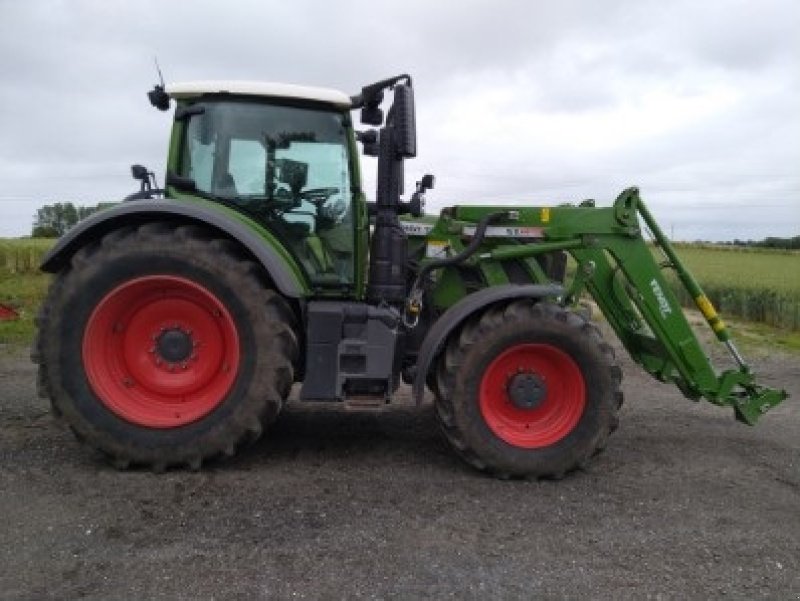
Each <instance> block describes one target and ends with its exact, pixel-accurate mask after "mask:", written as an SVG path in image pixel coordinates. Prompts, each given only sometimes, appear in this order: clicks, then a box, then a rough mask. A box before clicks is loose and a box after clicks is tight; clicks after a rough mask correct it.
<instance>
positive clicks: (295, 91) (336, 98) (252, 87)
mask: <svg viewBox="0 0 800 601" xmlns="http://www.w3.org/2000/svg"><path fill="white" fill-rule="evenodd" d="M166 91H167V94H169V95H170V97H172V98H192V97H194V96H200V95H202V94H221V93H228V94H242V95H245V96H268V97H272V98H276V97H277V98H297V99H300V100H315V101H317V102H327V103H330V104H333V105H335V106H337V107H340V108H350V106H351V104H352V103H351V102H350V96H348V95H347V94H345V93H344V92H340V91H339V90H331V89H328V88H312V87H309V86H296V85H294V84H290V83H271V82H266V81H189V82H185V83H175V84H169V85H167V90H166Z"/></svg>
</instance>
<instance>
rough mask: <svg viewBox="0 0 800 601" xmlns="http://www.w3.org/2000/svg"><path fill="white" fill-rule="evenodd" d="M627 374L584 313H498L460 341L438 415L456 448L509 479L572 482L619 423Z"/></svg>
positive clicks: (508, 309)
mask: <svg viewBox="0 0 800 601" xmlns="http://www.w3.org/2000/svg"><path fill="white" fill-rule="evenodd" d="M621 374H622V372H621V370H620V368H619V366H618V365H617V364H616V362H615V360H614V353H613V350H612V349H611V347H610V346H609V345H607V344H605V343H603V342H602V340H601V338H600V334H599V331H598V330H597V328H596V327H595V326H594V325H592V324H590V323H588V322H587V321H586V320H585V319H584V318H583V317H582V316H580V315H577V314H575V313H572V312H570V311H567V310H565V309H562V308H561V307H558V306H557V305H553V304H549V303H538V304H534V303H533V302H532V301H528V300H524V301H514V302H512V303H510V304H507V305H502V306H497V307H492V308H490V309H488V310H487V311H485V312H484V313H482V314H481V315H480V316H479V317H477V318H475V319H473V320H471V321H470V322H468V323H467V324H466V325H465V326H464V327H463V328H462V329H461V331H460V332H458V333H457V334H456V335H455V336H454V337H452V338H451V340H450V342H449V344H448V345H447V347H446V349H445V351H444V353H443V355H442V356H441V357H440V360H439V362H438V369H437V382H438V386H437V387H438V389H439V393H438V395H437V397H436V414H437V417H438V420H439V423H440V426H441V429H442V431H443V432H444V434H445V436H446V437H447V439H448V441H449V442H450V443H451V445H452V446H453V447H454V449H455V450H456V451H457V452H458V453H459V455H461V456H462V457H463V458H464V459H465V460H466V461H467V462H468V463H470V464H471V465H473V466H474V467H476V468H478V469H481V470H485V471H488V472H491V473H494V474H496V475H499V476H503V477H512V476H513V477H522V476H526V477H554V478H559V477H562V476H563V475H564V474H565V473H567V472H568V471H570V470H573V469H575V468H577V467H581V466H583V465H585V463H586V462H587V461H588V459H589V458H590V457H591V456H592V455H594V454H595V453H596V452H597V451H599V450H600V449H602V448H603V446H605V443H606V440H607V439H608V436H609V434H610V433H611V432H612V431H613V430H614V429H615V428H616V425H617V409H618V407H619V405H620V403H621V399H622V393H621V391H620V381H621Z"/></svg>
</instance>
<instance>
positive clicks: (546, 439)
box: [480, 344, 586, 449]
mask: <svg viewBox="0 0 800 601" xmlns="http://www.w3.org/2000/svg"><path fill="white" fill-rule="evenodd" d="M518 374H522V375H523V376H528V377H530V378H532V379H535V380H536V381H537V382H540V383H541V384H542V394H541V398H539V399H538V400H537V402H536V403H535V406H533V407H532V408H521V407H520V406H519V403H515V402H514V398H512V396H511V394H510V392H509V386H510V384H512V383H513V382H514V378H515V377H519V376H518ZM585 405H586V385H585V383H584V380H583V375H582V374H581V370H580V368H579V367H578V365H577V364H576V363H575V361H574V360H573V359H572V357H570V356H569V355H568V354H566V353H565V352H564V351H562V350H560V349H558V348H556V347H554V346H551V345H549V344H519V345H516V346H513V347H511V348H508V349H506V350H505V351H503V352H502V353H501V354H500V355H498V356H497V357H495V359H494V360H493V361H492V362H491V363H490V364H489V366H488V367H487V368H486V371H485V372H484V374H483V378H482V379H481V383H480V408H481V413H482V414H483V418H484V420H485V421H486V425H487V426H488V427H489V429H490V430H491V431H492V432H493V433H494V434H495V435H496V436H497V437H498V438H500V439H501V440H503V441H504V442H506V443H508V444H510V445H513V446H516V447H521V448H525V449H536V448H541V447H546V446H549V445H552V444H554V443H556V442H558V441H559V440H561V439H563V438H564V437H566V436H567V435H568V434H569V433H570V432H572V430H573V429H574V428H575V426H576V425H577V424H578V421H580V418H581V415H583V410H584V407H585Z"/></svg>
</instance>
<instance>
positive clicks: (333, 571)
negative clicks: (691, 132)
mask: <svg viewBox="0 0 800 601" xmlns="http://www.w3.org/2000/svg"><path fill="white" fill-rule="evenodd" d="M624 369H625V374H626V380H625V386H624V389H625V393H626V399H627V400H626V404H625V406H624V407H623V410H622V412H621V419H622V422H621V427H620V429H619V430H618V431H617V432H616V434H615V435H614V436H613V437H612V440H611V443H610V444H609V446H608V448H607V449H606V451H605V452H604V453H603V454H602V455H601V456H600V457H598V458H597V460H596V461H595V462H594V463H593V464H592V465H591V467H590V468H589V470H588V471H585V472H578V473H574V474H572V475H570V476H568V477H567V478H566V479H564V480H562V481H560V482H517V481H509V482H503V481H498V480H494V479H491V478H488V477H485V476H482V475H481V474H478V473H476V472H474V471H472V470H471V469H469V468H467V467H466V466H464V465H462V464H461V463H460V462H459V460H458V459H456V458H455V456H454V455H453V454H451V453H450V451H449V450H448V448H447V446H446V445H445V443H444V442H443V441H442V440H441V439H440V437H439V435H438V433H437V431H436V428H435V425H434V420H433V415H432V407H431V405H430V404H429V403H428V404H426V405H424V406H423V407H421V408H419V409H418V408H415V407H413V406H411V405H409V404H407V403H406V404H402V403H401V404H399V405H396V406H392V407H390V408H388V409H385V410H381V411H376V412H369V413H363V412H361V413H356V412H347V411H344V410H342V409H341V408H339V407H331V406H326V405H317V404H301V403H290V405H289V406H288V407H287V409H286V410H285V412H284V413H283V414H282V416H281V417H280V419H279V420H278V422H277V423H276V424H275V426H274V427H273V428H272V429H271V430H270V431H269V433H268V435H267V437H266V438H265V439H264V440H262V441H260V442H259V443H257V444H256V445H254V446H253V447H251V448H249V449H247V450H246V451H244V452H242V453H241V454H240V455H239V456H238V457H236V458H234V459H232V460H229V461H226V462H218V463H216V464H214V465H212V466H210V467H208V468H206V469H204V471H202V472H200V473H184V472H168V473H166V474H163V475H153V474H150V473H147V472H141V471H139V472H136V471H134V472H117V471H114V470H113V469H111V468H109V467H107V466H106V465H105V464H104V463H102V461H101V460H100V459H99V458H98V457H97V456H96V455H95V454H94V453H92V452H90V451H88V450H87V449H86V448H83V447H81V446H80V445H78V444H77V443H76V441H75V440H74V439H73V438H72V436H71V435H70V434H69V432H67V431H66V429H65V428H64V427H62V426H61V425H60V424H59V423H57V422H55V421H54V420H53V418H52V417H51V416H50V414H49V412H48V409H47V404H46V402H45V401H43V400H41V399H38V398H37V397H36V394H35V386H34V375H35V374H34V367H33V366H32V365H31V364H30V363H29V362H28V359H27V352H26V351H25V350H24V349H8V348H6V349H0V454H1V455H2V461H0V515H2V518H3V522H4V524H3V526H2V527H1V528H0V557H1V558H2V559H1V560H0V596H2V597H3V598H8V599H47V598H53V599H74V598H93V599H117V598H119V599H196V598H203V599H253V598H275V599H357V598H365V599H387V598H401V599H415V598H428V599H443V598H456V599H531V598H543V599H549V598H554V599H558V598H573V599H578V598H580V599H583V598H593V599H625V598H635V599H687V598H691V599H707V598H722V597H724V598H726V599H731V598H733V599H758V598H766V599H800V409H799V408H798V407H800V403H798V401H800V361H798V360H797V358H796V357H788V356H782V355H771V356H769V357H765V358H763V359H761V360H760V361H759V365H758V369H759V373H760V374H761V375H763V376H764V380H765V381H766V382H768V383H770V384H771V385H776V386H782V387H784V388H786V389H787V390H789V392H790V394H792V395H793V399H790V400H789V401H787V402H786V403H784V405H783V406H781V407H779V408H777V409H775V410H773V411H772V412H771V413H770V414H768V415H767V416H766V417H765V418H764V419H763V420H762V422H761V423H760V424H759V425H758V426H756V427H755V428H749V427H747V426H744V425H741V424H738V423H736V422H735V421H734V420H733V419H732V417H731V415H730V414H729V412H728V411H726V410H721V409H718V408H714V407H711V406H708V405H705V404H693V403H691V402H689V401H686V400H685V399H683V397H681V396H680V394H679V393H678V392H677V391H676V390H674V389H673V388H672V387H669V386H666V385H661V384H658V383H655V382H653V381H652V380H650V379H649V377H648V376H646V375H645V374H644V373H643V372H641V371H640V370H639V369H638V368H637V367H636V366H634V365H633V364H631V363H630V361H624Z"/></svg>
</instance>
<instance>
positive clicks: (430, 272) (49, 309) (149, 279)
mask: <svg viewBox="0 0 800 601" xmlns="http://www.w3.org/2000/svg"><path fill="white" fill-rule="evenodd" d="M384 95H391V99H390V100H391V101H390V102H389V101H388V100H387V103H386V104H388V105H389V106H388V109H387V110H386V113H385V115H384V109H383V108H382V106H383V105H384V102H383V101H384ZM149 97H150V101H151V103H152V104H153V105H154V106H155V107H157V108H158V109H161V110H168V109H169V107H170V104H171V103H172V102H174V103H175V105H176V108H175V112H174V124H173V128H172V136H171V140H170V145H169V154H168V157H167V166H166V179H165V186H164V188H163V189H158V187H157V185H156V182H155V177H154V176H153V173H152V172H149V171H148V170H147V169H146V168H144V167H142V166H139V165H135V166H134V167H133V168H132V171H133V176H134V177H135V178H136V179H138V180H140V182H141V189H140V190H139V192H136V193H134V194H131V195H130V196H129V197H128V198H126V199H125V202H122V203H120V204H118V205H117V206H115V207H113V208H111V209H108V210H105V211H103V212H101V213H99V214H96V215H94V216H92V217H91V218H89V219H87V220H85V221H83V222H81V223H80V224H78V226H76V227H75V228H73V229H72V230H70V231H69V232H68V233H67V234H66V235H65V236H64V237H63V238H61V239H60V240H59V242H58V243H57V245H56V246H55V247H54V248H53V249H52V251H51V252H50V253H49V254H48V255H47V257H45V259H44V261H43V264H42V269H43V270H44V271H46V272H50V273H53V274H54V276H55V277H54V279H53V282H52V285H51V288H50V291H49V295H48V297H47V300H46V302H45V303H44V306H43V309H42V311H41V314H40V316H39V320H38V337H37V341H36V343H35V345H34V349H33V359H34V361H36V362H37V363H38V364H39V385H40V390H41V393H42V394H43V395H45V396H47V397H49V398H50V399H51V401H52V406H53V410H54V412H55V413H56V415H59V416H61V417H62V418H63V419H64V420H65V421H66V422H67V424H68V425H69V426H70V427H71V429H72V430H73V431H74V433H75V435H76V436H77V437H78V439H79V440H82V441H83V442H85V443H86V444H88V445H90V446H92V447H95V448H97V449H99V450H100V451H102V452H103V453H104V454H105V455H106V456H107V457H108V458H109V459H110V460H111V461H112V462H113V464H114V465H116V466H117V467H120V468H125V467H128V466H129V465H143V466H149V467H150V468H152V469H154V470H156V471H161V470H164V469H166V468H168V467H181V466H185V467H189V468H192V469H198V468H200V466H201V465H202V464H203V462H204V461H206V460H209V459H211V458H214V457H217V456H220V455H222V456H230V455H233V454H234V453H236V451H237V449H239V448H241V447H242V446H243V445H245V444H247V443H249V442H251V441H253V440H255V439H257V438H258V437H259V436H260V435H261V433H262V430H263V428H265V427H266V426H268V425H269V424H270V422H272V421H273V420H275V418H276V417H277V416H278V414H279V412H280V410H281V408H282V406H283V404H284V403H285V402H286V399H287V397H288V395H289V393H290V390H291V388H292V385H293V384H294V383H301V384H302V386H301V388H300V392H299V397H300V399H301V400H313V401H332V402H343V403H347V404H348V405H349V406H351V407H356V408H358V407H375V406H382V405H384V404H386V403H389V402H391V401H392V398H393V396H395V395H396V393H397V391H398V388H399V386H400V384H401V381H404V382H406V383H407V384H409V385H410V386H411V388H410V391H411V395H412V397H413V399H414V400H415V401H416V402H417V403H420V402H421V401H422V398H423V395H424V392H425V388H426V387H427V388H428V389H430V391H431V392H432V394H433V397H434V403H435V415H436V419H437V420H438V422H439V425H440V427H441V430H442V432H443V433H444V435H445V437H446V438H447V440H448V441H449V442H450V443H451V445H452V447H453V448H454V450H455V451H456V453H458V454H459V455H460V456H461V457H463V458H464V459H465V460H466V461H467V462H469V463H470V464H471V465H473V466H474V467H476V468H478V469H480V470H484V471H486V472H489V473H491V474H494V475H497V476H500V477H534V478H536V477H553V478H558V477H561V476H563V475H564V474H565V473H567V472H569V471H570V470H573V469H575V468H577V467H580V466H583V465H584V464H585V463H586V462H587V461H588V460H589V459H590V458H591V457H592V456H593V455H594V454H595V453H596V452H597V451H598V450H600V449H601V448H603V446H604V445H605V443H606V440H607V439H608V437H609V435H610V434H611V433H612V432H613V431H614V429H615V428H616V427H617V424H618V411H619V408H620V405H621V404H622V392H621V388H620V383H621V379H622V372H621V370H620V367H619V365H618V363H617V361H616V359H615V356H614V351H613V350H612V347H611V346H610V345H609V344H607V343H605V342H604V341H603V340H602V338H601V335H600V331H599V330H598V328H597V327H596V326H595V325H593V324H592V323H591V321H590V320H589V319H588V317H587V315H586V311H585V310H583V309H580V308H578V307H579V305H578V300H579V298H581V295H582V294H585V293H588V294H589V295H591V296H592V297H593V298H594V300H595V302H596V304H597V306H598V307H599V309H600V310H601V311H602V313H603V315H604V316H605V319H606V320H607V321H608V323H609V324H610V326H611V327H612V328H613V329H614V331H615V332H616V334H617V336H618V337H619V338H620V340H621V342H622V344H623V345H624V346H625V348H626V349H627V350H628V352H629V353H630V354H631V356H632V357H633V358H634V359H635V360H636V361H637V362H638V363H639V364H640V365H641V366H642V367H643V368H644V369H645V370H646V371H647V372H649V373H650V374H652V375H653V376H654V377H655V378H657V379H659V380H661V381H668V382H673V383H675V384H676V385H677V386H678V387H679V388H680V390H681V391H682V392H683V393H684V394H685V395H686V396H687V397H688V398H690V399H694V400H696V399H699V398H701V397H703V398H705V399H707V400H708V401H711V402H712V403H715V404H718V405H727V406H732V407H733V409H734V410H735V414H736V416H737V417H738V419H740V420H741V421H744V422H746V423H749V424H752V423H754V422H755V421H756V419H757V418H758V417H759V416H760V415H761V414H763V413H764V412H766V411H767V410H768V409H769V408H771V407H772V406H774V405H776V404H778V403H779V402H781V401H782V400H783V399H784V398H786V393H785V392H784V391H779V390H771V389H768V388H764V387H762V386H759V385H757V384H756V382H755V378H754V375H753V374H752V373H751V371H750V370H749V369H748V367H747V365H746V364H745V362H744V361H743V359H742V358H741V356H740V355H739V353H738V352H737V351H736V348H735V347H734V346H733V344H732V343H731V341H730V340H729V336H728V331H727V330H726V328H725V325H724V324H723V322H722V321H721V320H720V319H719V317H718V316H717V314H716V313H715V311H714V308H713V307H712V306H711V304H710V303H709V302H708V300H707V299H706V297H705V296H704V295H703V293H702V291H701V290H700V288H699V286H698V285H697V283H696V282H695V281H694V280H693V279H692V277H691V275H690V274H689V273H688V272H687V271H686V270H685V269H684V268H683V266H682V265H681V263H680V261H679V260H678V257H677V256H675V253H674V252H673V250H672V248H671V247H670V244H669V242H668V240H667V239H666V237H665V236H664V235H663V233H662V232H661V230H660V229H659V227H658V225H657V224H656V223H655V221H654V220H653V218H652V216H651V215H650V213H649V212H648V210H647V208H646V206H645V204H644V203H643V202H642V200H641V199H640V197H639V193H638V191H637V190H636V189H634V188H631V189H628V190H626V191H624V192H623V193H622V194H621V195H620V196H619V198H617V200H616V201H615V202H614V203H613V205H612V206H610V207H596V206H594V203H593V202H592V201H584V202H582V203H580V204H579V205H575V206H573V205H559V206H552V207H548V206H528V205H521V206H514V207H498V206H454V207H449V208H446V209H444V210H443V211H442V212H441V214H440V215H439V217H438V220H436V221H435V223H427V222H425V221H424V220H415V219H414V218H415V217H419V216H420V215H421V214H422V210H423V204H424V194H425V192H426V191H427V190H428V189H430V188H432V187H433V183H434V180H433V177H432V176H429V175H426V176H425V177H423V178H421V180H420V181H419V182H418V183H417V185H416V188H415V190H414V191H413V192H412V193H411V194H410V195H408V196H407V198H408V200H407V201H403V200H402V199H401V197H402V196H403V194H404V190H403V164H404V161H405V160H406V159H409V158H412V157H414V156H415V154H416V133H415V112H414V97H413V88H412V82H411V78H410V77H409V76H407V75H400V76H397V77H392V78H389V79H386V80H383V81H380V82H377V83H374V84H371V85H368V86H366V87H364V88H363V89H362V90H361V92H360V93H359V94H356V95H354V96H349V95H347V94H344V93H342V92H338V91H335V90H328V89H320V88H309V87H300V86H293V85H286V84H266V83H246V82H197V83H190V84H182V85H174V86H168V87H165V86H164V85H163V83H162V85H157V86H155V88H154V89H153V90H152V91H151V92H150V93H149ZM356 110H359V111H360V119H361V122H362V123H364V124H366V125H367V126H372V128H367V129H364V130H361V131H356V129H355V128H354V125H353V121H352V117H351V112H352V111H356ZM359 144H360V145H361V146H362V148H361V149H359ZM359 150H361V151H363V153H364V154H365V155H368V156H375V157H377V163H378V172H377V193H376V197H375V201H374V202H368V201H367V199H366V196H365V193H364V190H363V189H362V187H361V175H360V172H359ZM403 215H405V216H408V218H407V219H406V221H401V220H400V216H403ZM643 226H646V227H647V228H649V230H650V231H651V232H652V234H653V239H654V244H655V246H656V247H657V248H659V249H660V251H661V252H662V254H663V255H664V259H665V261H664V262H663V264H659V263H657V262H656V261H655V260H654V258H653V253H652V252H651V247H650V246H648V244H647V243H646V242H645V240H644V238H643V236H642V228H643ZM568 254H569V255H571V256H572V257H573V258H574V261H575V263H576V265H577V267H576V269H575V271H574V274H572V275H570V276H569V277H567V276H566V269H565V265H566V260H567V255H568ZM665 268H667V269H671V270H674V271H675V272H676V273H677V276H678V278H679V279H680V281H681V282H682V283H683V285H684V286H686V287H687V288H688V289H689V291H690V292H691V293H692V295H693V296H694V297H695V298H696V301H697V305H698V307H699V308H700V310H701V311H702V312H703V314H704V315H705V317H706V319H707V320H708V322H709V324H710V326H711V327H712V328H713V330H714V332H715V333H716V334H717V337H718V338H719V339H720V340H721V341H722V342H724V343H725V344H727V345H728V347H729V349H730V351H731V353H732V355H733V357H734V358H735V359H736V361H737V362H738V369H733V370H728V371H725V372H723V373H721V374H719V375H718V374H717V373H716V371H715V370H714V369H713V367H712V366H711V365H710V363H709V361H708V359H707V358H706V356H705V355H704V353H703V351H702V348H701V346H700V344H699V343H698V340H697V338H696V336H695V335H694V333H693V331H692V329H691V328H690V326H689V324H688V323H687V320H686V318H685V317H684V315H683V312H682V311H681V309H680V307H679V304H678V302H677V300H676V298H675V295H674V294H673V292H672V290H671V289H670V286H669V285H668V283H667V280H666V279H665V277H664V275H663V273H662V271H663V269H665Z"/></svg>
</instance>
